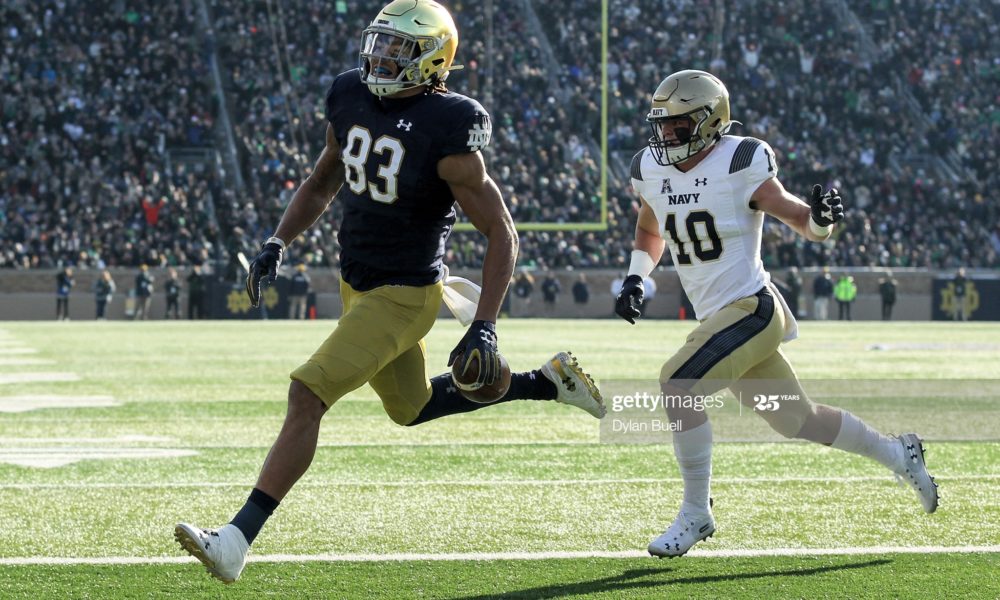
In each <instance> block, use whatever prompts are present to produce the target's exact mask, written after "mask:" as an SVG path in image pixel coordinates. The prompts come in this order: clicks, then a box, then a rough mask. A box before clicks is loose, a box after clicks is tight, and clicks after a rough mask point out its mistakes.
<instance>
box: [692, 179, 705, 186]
mask: <svg viewBox="0 0 1000 600" xmlns="http://www.w3.org/2000/svg"><path fill="white" fill-rule="evenodd" d="M702 185H708V177H702V178H701V179H698V178H697V177H695V178H694V187H698V186H702Z"/></svg>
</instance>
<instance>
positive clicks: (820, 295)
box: [813, 267, 833, 321]
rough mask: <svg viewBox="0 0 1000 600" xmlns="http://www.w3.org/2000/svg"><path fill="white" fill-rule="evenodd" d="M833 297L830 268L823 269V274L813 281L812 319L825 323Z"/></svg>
mask: <svg viewBox="0 0 1000 600" xmlns="http://www.w3.org/2000/svg"><path fill="white" fill-rule="evenodd" d="M831 296H833V279H832V278H831V277H830V268H829V267H824V268H823V272H821V273H820V274H819V275H817V276H816V279H814V280H813V318H814V319H817V320H819V321H825V320H827V318H829V310H830V297H831Z"/></svg>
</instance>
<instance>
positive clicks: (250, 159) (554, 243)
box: [0, 0, 1000, 269]
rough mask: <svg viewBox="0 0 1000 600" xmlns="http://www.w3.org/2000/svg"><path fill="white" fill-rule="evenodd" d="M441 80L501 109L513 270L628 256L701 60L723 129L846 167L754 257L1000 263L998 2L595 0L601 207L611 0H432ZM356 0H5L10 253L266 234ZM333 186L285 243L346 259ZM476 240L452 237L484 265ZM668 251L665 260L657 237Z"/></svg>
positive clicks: (70, 252)
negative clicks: (451, 50) (643, 199)
mask: <svg viewBox="0 0 1000 600" xmlns="http://www.w3.org/2000/svg"><path fill="white" fill-rule="evenodd" d="M445 4H446V5H447V6H448V7H449V8H450V9H451V11H452V13H453V14H454V15H455V17H456V22H457V24H458V28H459V33H460V45H459V52H458V58H457V62H460V63H462V64H464V65H465V69H464V70H463V71H458V72H457V73H454V74H453V75H452V77H451V78H450V79H449V87H451V88H452V89H453V90H455V91H458V92H461V93H464V94H467V95H469V96H472V97H474V98H477V99H478V100H479V101H480V102H481V103H482V104H483V105H484V106H485V107H486V109H487V110H488V111H489V112H490V114H491V115H492V118H493V123H494V137H493V142H492V143H491V145H490V146H489V147H488V148H487V149H486V151H485V154H486V160H487V165H488V168H489V171H490V173H491V175H492V176H493V177H494V179H495V180H496V181H497V183H498V185H500V187H501V189H502V191H503V194H504V198H505V200H506V201H507V203H508V206H509V207H510V210H511V213H512V214H513V216H514V219H515V221H516V222H518V223H545V224H548V226H549V227H550V228H553V229H554V230H538V231H535V230H530V231H528V230H525V231H522V232H521V255H520V258H519V265H520V266H522V267H525V268H531V269H534V268H539V269H561V268H566V267H572V268H575V269H586V268H623V267H624V266H625V265H626V264H627V262H628V257H629V253H630V251H631V239H632V235H633V232H634V219H635V214H636V209H637V202H638V200H637V198H636V196H635V195H634V194H633V193H632V191H631V190H630V189H629V183H628V164H629V161H630V159H631V157H632V155H633V154H634V153H635V152H636V151H637V150H639V149H640V148H641V147H643V146H644V145H645V143H646V138H647V137H648V135H649V128H648V125H647V124H646V122H645V113H646V111H647V110H648V102H649V97H650V94H651V93H652V91H653V89H655V87H656V85H657V84H658V83H659V81H660V80H661V79H662V78H663V77H665V76H666V75H668V74H669V73H671V72H673V71H675V70H679V69H683V68H697V69H704V70H708V71H711V72H713V73H715V74H716V75H718V76H719V77H720V78H722V79H723V81H725V82H726V84H727V86H728V87H729V90H730V93H731V96H732V106H733V116H734V118H735V119H736V120H738V121H740V122H742V123H743V124H744V125H742V126H738V127H736V128H735V129H734V130H733V132H732V133H734V134H737V135H751V136H755V137H760V138H762V139H764V140H766V141H768V142H769V143H770V144H771V146H772V147H773V148H774V150H775V153H776V158H777V161H778V167H779V170H780V173H779V176H780V177H781V179H782V181H783V182H784V183H785V185H786V187H787V188H789V190H791V191H792V192H793V193H796V194H798V195H800V196H804V195H805V194H806V193H807V192H808V190H809V189H810V188H811V186H812V184H814V183H821V184H823V185H824V186H826V187H830V186H835V187H838V188H839V189H841V190H842V194H843V196H844V199H845V202H846V203H847V205H848V207H849V208H848V219H847V221H846V222H845V225H844V227H842V228H840V231H839V233H838V238H837V239H836V240H835V241H834V242H831V243H827V244H811V243H804V242H803V241H802V240H801V239H799V238H797V236H795V235H794V234H793V233H792V232H791V230H789V229H788V228H786V227H783V226H779V225H778V224H776V223H773V222H769V223H768V225H767V229H766V232H765V242H764V247H763V249H762V253H763V259H764V262H765V264H766V266H768V267H791V266H796V267H810V266H835V267H866V266H872V267H931V268H954V267H958V266H960V265H962V266H968V267H997V266H1000V218H998V208H997V202H996V200H997V198H996V193H997V192H996V190H997V189H998V184H1000V182H998V181H997V179H998V174H997V169H996V165H997V164H1000V157H998V151H1000V2H998V0H961V1H959V0H937V1H935V2H926V1H922V0H846V1H845V0H838V1H827V0H824V1H822V2H806V1H805V0H777V1H775V2H762V1H750V0H743V1H740V0H610V2H609V6H608V14H609V19H608V39H607V42H608V68H607V76H608V79H607V86H608V87H607V92H608V103H607V115H608V123H607V146H608V149H609V153H608V171H607V202H606V211H605V212H604V219H605V222H606V224H607V228H606V229H585V228H584V227H580V226H579V225H580V224H585V223H590V224H593V223H600V222H601V221H602V202H601V185H600V183H601V145H602V140H601V136H602V128H601V91H602V86H601V44H602V36H601V2H599V1H598V0H546V1H545V2H539V1H537V0H535V1H533V0H513V1H509V2H499V1H495V0H477V1H471V0H458V1H452V2H445ZM373 6H374V5H373V4H372V3H370V2H359V1H357V0H333V1H330V0H180V1H178V2H171V3H162V2H153V1H151V0H131V1H129V2H125V1H124V0H87V1H83V0H58V1H46V0H35V1H26V0H7V1H5V2H4V3H3V6H2V7H0V23H2V30H0V36H2V39H3V53H2V55H0V92H2V93H0V98H2V99H0V103H2V105H0V110H2V120H0V268H17V269H28V268H56V267H58V268H62V267H65V266H73V267H78V268H103V267H112V266H137V265H140V264H147V265H150V266H161V267H163V266H186V265H193V264H206V263H211V262H219V263H227V262H229V261H230V260H231V256H232V255H234V254H235V252H236V251H238V250H240V251H244V252H246V253H248V254H251V255H252V254H253V253H254V251H255V250H254V249H255V248H256V247H257V246H258V245H259V243H260V242H261V240H263V239H264V238H266V237H267V236H268V235H270V233H271V232H273V230H274V227H275V226H276V224H277V222H278V219H279V218H280V216H281V214H282V212H283V210H284V207H285V206H286V205H287V203H288V201H289V200H290V199H291V197H292V194H293V193H294V191H295V188H296V186H297V185H298V183H299V182H300V181H301V180H302V179H303V178H304V177H305V176H306V175H307V174H308V172H309V169H310V168H311V165H312V164H313V162H314V161H315V159H316V157H317V156H318V155H319V152H320V150H321V149H322V145H323V139H324V132H325V124H324V107H323V102H324V98H325V93H326V90H327V88H328V86H329V84H330V83H331V82H332V80H333V78H334V77H335V76H336V75H337V74H338V73H340V72H342V71H344V70H347V69H349V68H353V67H354V66H355V65H356V64H357V54H358V42H359V40H360V33H361V30H362V29H363V28H364V27H365V25H366V24H367V23H368V22H369V21H370V20H371V18H372V17H373V16H374V12H375V11H376V10H377V8H373ZM340 216H341V215H340V211H339V209H338V206H337V203H334V205H333V206H332V208H331V210H330V211H329V212H328V213H327V215H325V216H324V217H323V218H322V219H321V221H320V223H319V224H318V225H317V226H316V227H314V228H313V229H311V230H310V231H309V232H307V233H306V234H305V235H304V236H303V239H300V240H298V241H297V243H296V244H294V245H293V246H292V247H291V249H290V254H291V256H289V258H288V260H289V261H295V262H300V261H301V262H304V263H307V264H310V265H313V266H333V267H336V266H337V254H338V245H337V239H336V234H337V231H338V229H339V220H340ZM483 253H484V239H483V238H482V236H479V235H478V234H476V233H474V232H459V233H456V234H455V235H453V236H452V238H451V245H450V248H449V257H448V263H449V264H450V265H452V266H453V267H476V266H478V265H479V264H480V261H481V259H482V256H483ZM665 260H669V259H665Z"/></svg>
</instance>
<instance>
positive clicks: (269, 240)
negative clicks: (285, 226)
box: [264, 236, 285, 252]
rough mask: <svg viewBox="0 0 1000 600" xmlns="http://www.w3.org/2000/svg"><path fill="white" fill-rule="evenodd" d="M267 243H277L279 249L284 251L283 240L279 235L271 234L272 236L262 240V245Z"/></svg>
mask: <svg viewBox="0 0 1000 600" xmlns="http://www.w3.org/2000/svg"><path fill="white" fill-rule="evenodd" d="M267 244H277V245H279V246H281V251H282V252H284V251H285V241H284V240H282V239H281V238H279V237H274V236H272V237H269V238H267V241H265V242H264V245H265V246H266V245H267Z"/></svg>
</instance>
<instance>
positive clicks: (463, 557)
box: [0, 545, 1000, 566]
mask: <svg viewBox="0 0 1000 600" xmlns="http://www.w3.org/2000/svg"><path fill="white" fill-rule="evenodd" d="M998 552H1000V545H994V546H851V547H847V548H770V549H767V548H760V549H756V548H755V549H733V550H692V551H691V552H689V553H688V554H686V555H685V558H770V557H774V556H856V555H864V554H995V553H998ZM587 558H614V559H636V558H641V559H646V560H651V557H650V556H649V554H648V553H646V552H642V551H638V550H623V551H618V552H614V551H600V550H594V551H588V550H581V551H564V552H560V551H552V552H450V553H442V554H423V553H399V554H263V555H258V554H251V555H250V556H249V562H253V563H303V562H352V563H358V562H363V563H367V562H411V561H451V562H468V561H493V560H567V559H569V560H572V559H587ZM184 563H197V560H196V559H195V558H193V557H190V556H102V557H93V558H89V557H87V558H75V557H55V556H29V557H9V558H0V565H2V566H14V565H175V564H184Z"/></svg>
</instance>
